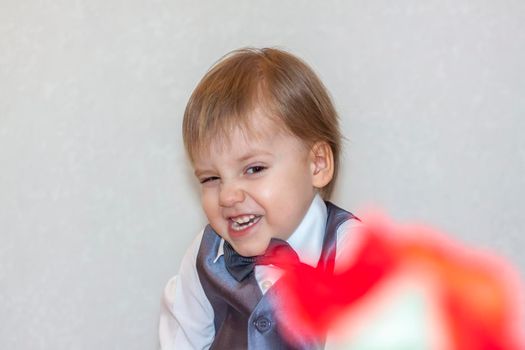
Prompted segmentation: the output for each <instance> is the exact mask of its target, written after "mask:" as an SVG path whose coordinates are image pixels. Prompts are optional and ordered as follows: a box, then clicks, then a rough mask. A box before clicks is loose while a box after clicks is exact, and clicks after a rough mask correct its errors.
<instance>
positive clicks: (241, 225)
mask: <svg viewBox="0 0 525 350" xmlns="http://www.w3.org/2000/svg"><path fill="white" fill-rule="evenodd" d="M261 217H262V216H261V215H253V214H249V215H241V216H237V217H234V218H233V217H232V218H230V220H231V225H230V227H231V228H232V230H234V231H242V230H245V229H247V228H249V227H251V226H253V225H255V224H256V223H258V222H259V220H260V219H261Z"/></svg>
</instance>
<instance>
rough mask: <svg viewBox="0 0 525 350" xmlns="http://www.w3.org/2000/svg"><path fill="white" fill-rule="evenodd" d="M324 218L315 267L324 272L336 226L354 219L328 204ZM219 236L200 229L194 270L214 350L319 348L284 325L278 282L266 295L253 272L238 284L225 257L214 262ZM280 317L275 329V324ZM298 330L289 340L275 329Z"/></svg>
mask: <svg viewBox="0 0 525 350" xmlns="http://www.w3.org/2000/svg"><path fill="white" fill-rule="evenodd" d="M326 207H327V209H328V218H327V222H326V229H325V235H324V240H323V249H322V252H321V257H320V258H319V262H318V267H320V268H323V269H325V270H326V271H328V272H332V271H333V270H334V265H335V252H336V249H337V246H336V243H337V229H338V228H339V226H340V225H341V224H342V223H343V222H345V221H346V220H349V219H352V218H355V217H354V216H353V215H352V214H350V213H349V212H347V211H345V210H343V209H341V208H339V207H337V206H335V205H334V204H332V203H330V202H326ZM220 242H221V237H220V236H219V235H218V234H217V233H216V232H215V231H214V230H213V229H212V228H211V227H210V226H209V225H208V226H207V227H206V228H205V229H204V234H203V237H202V241H201V245H200V248H199V253H198V255H197V272H198V274H199V279H200V282H201V284H202V287H203V289H204V292H205V294H206V296H207V298H208V300H209V301H210V303H211V305H212V307H213V311H214V325H215V338H214V340H213V343H212V345H211V348H210V349H212V350H244V349H257V350H259V349H269V350H276V349H321V348H323V346H324V340H323V339H305V337H304V336H303V335H301V333H300V329H294V327H293V325H290V324H286V322H285V321H283V317H284V316H285V315H286V305H279V298H276V296H275V294H276V290H278V288H275V286H277V284H278V283H279V281H277V282H276V284H275V285H274V286H273V287H271V288H270V289H269V290H268V291H267V292H266V294H264V295H262V293H261V290H260V289H259V286H258V284H257V281H256V280H255V277H254V274H253V273H252V274H251V275H250V276H249V277H247V278H246V279H245V280H243V281H242V282H237V280H235V279H234V278H233V277H232V276H231V275H230V273H229V272H228V271H227V270H226V267H225V266H224V260H223V259H224V257H222V256H221V257H220V258H219V261H217V262H214V260H215V258H216V256H217V251H218V249H219V245H220ZM280 321H282V322H281V323H280V325H279V327H277V323H279V322H280ZM283 327H284V328H286V329H287V331H288V330H289V331H291V332H295V333H297V334H296V335H294V339H297V340H296V341H295V342H294V343H293V344H289V343H287V342H286V341H285V339H284V338H283V336H282V335H281V334H280V332H279V328H283Z"/></svg>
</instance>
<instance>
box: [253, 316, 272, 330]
mask: <svg viewBox="0 0 525 350" xmlns="http://www.w3.org/2000/svg"><path fill="white" fill-rule="evenodd" d="M253 325H254V326H255V328H257V330H258V331H259V332H261V333H264V332H266V331H268V330H269V329H270V327H271V326H272V322H271V321H270V320H269V319H267V318H266V317H259V318H258V319H256V320H255V321H253Z"/></svg>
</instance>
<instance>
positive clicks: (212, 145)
mask: <svg viewBox="0 0 525 350" xmlns="http://www.w3.org/2000/svg"><path fill="white" fill-rule="evenodd" d="M247 119H248V120H247V121H246V122H245V123H243V124H239V125H236V126H233V127H232V128H230V129H228V130H223V131H222V132H219V133H215V134H214V135H210V137H209V138H208V139H207V140H206V141H205V142H206V143H205V144H201V147H200V148H199V150H198V152H197V153H196V154H194V156H193V162H194V164H195V163H199V162H200V161H206V160H208V159H213V158H215V157H217V156H218V155H222V156H226V157H231V158H235V159H238V158H242V156H243V155H247V154H249V153H261V152H265V151H269V150H271V149H272V148H273V147H274V146H275V145H276V144H279V143H282V141H283V140H288V141H289V142H287V144H288V145H290V146H292V147H294V148H300V147H303V146H304V145H303V142H302V141H301V140H299V139H298V138H297V137H296V136H294V135H292V133H291V132H289V131H288V129H287V128H286V127H285V125H284V123H283V122H282V121H280V120H279V119H278V118H272V117H268V116H265V115H262V114H261V113H257V112H256V113H254V114H252V115H251V116H250V117H249V118H247Z"/></svg>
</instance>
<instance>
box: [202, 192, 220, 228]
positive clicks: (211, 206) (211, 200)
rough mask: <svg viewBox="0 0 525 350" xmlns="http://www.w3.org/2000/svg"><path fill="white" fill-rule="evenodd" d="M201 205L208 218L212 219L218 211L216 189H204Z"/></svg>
mask: <svg viewBox="0 0 525 350" xmlns="http://www.w3.org/2000/svg"><path fill="white" fill-rule="evenodd" d="M201 205H202V209H203V210H204V213H205V214H206V216H207V217H208V220H210V221H211V220H212V219H213V218H214V217H215V216H217V213H218V208H219V206H218V199H217V195H216V191H215V190H214V189H203V190H202V192H201Z"/></svg>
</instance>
